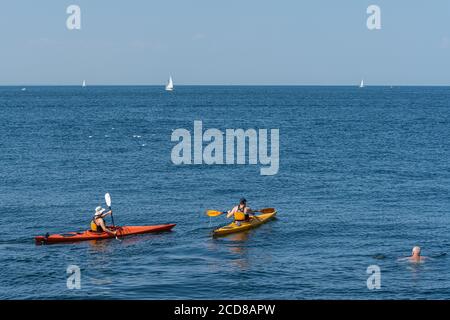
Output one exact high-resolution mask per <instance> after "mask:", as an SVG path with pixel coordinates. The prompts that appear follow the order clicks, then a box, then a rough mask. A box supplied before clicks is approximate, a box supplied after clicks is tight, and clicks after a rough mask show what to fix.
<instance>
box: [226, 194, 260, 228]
mask: <svg viewBox="0 0 450 320" xmlns="http://www.w3.org/2000/svg"><path fill="white" fill-rule="evenodd" d="M254 213H255V211H253V210H252V209H251V208H250V207H247V200H246V199H245V198H242V199H241V200H240V201H239V204H238V205H237V206H235V207H234V208H233V209H231V210H229V211H228V213H227V218H231V217H233V216H234V221H235V222H237V223H238V224H239V223H240V222H242V221H249V220H250V214H254Z"/></svg>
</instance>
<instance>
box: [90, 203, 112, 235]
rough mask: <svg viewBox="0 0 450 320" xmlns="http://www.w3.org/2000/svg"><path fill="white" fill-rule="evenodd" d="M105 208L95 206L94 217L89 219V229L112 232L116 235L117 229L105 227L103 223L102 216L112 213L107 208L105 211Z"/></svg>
mask: <svg viewBox="0 0 450 320" xmlns="http://www.w3.org/2000/svg"><path fill="white" fill-rule="evenodd" d="M105 211H106V210H105V209H103V208H102V207H100V206H99V207H97V208H95V215H94V218H93V219H92V221H91V231H94V232H107V233H109V234H112V235H114V236H116V235H117V231H113V230H110V229H108V228H107V227H106V224H105V220H104V218H105V217H106V216H107V215H109V214H112V210H109V211H107V212H105Z"/></svg>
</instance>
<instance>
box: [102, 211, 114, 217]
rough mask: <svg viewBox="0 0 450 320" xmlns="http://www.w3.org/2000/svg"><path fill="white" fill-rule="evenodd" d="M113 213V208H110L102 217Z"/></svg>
mask: <svg viewBox="0 0 450 320" xmlns="http://www.w3.org/2000/svg"><path fill="white" fill-rule="evenodd" d="M111 213H112V210H109V211H108V212H105V213H104V214H102V218H105V217H106V216H108V215H109V214H111Z"/></svg>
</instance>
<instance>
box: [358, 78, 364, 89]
mask: <svg viewBox="0 0 450 320" xmlns="http://www.w3.org/2000/svg"><path fill="white" fill-rule="evenodd" d="M359 87H360V88H364V80H361V84H360V85H359Z"/></svg>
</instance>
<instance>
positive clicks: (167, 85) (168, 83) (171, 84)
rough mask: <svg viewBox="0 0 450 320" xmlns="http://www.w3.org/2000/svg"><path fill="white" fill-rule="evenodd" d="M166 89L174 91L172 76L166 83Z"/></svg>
mask: <svg viewBox="0 0 450 320" xmlns="http://www.w3.org/2000/svg"><path fill="white" fill-rule="evenodd" d="M166 91H173V81H172V77H169V81H168V82H167V84H166Z"/></svg>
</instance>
